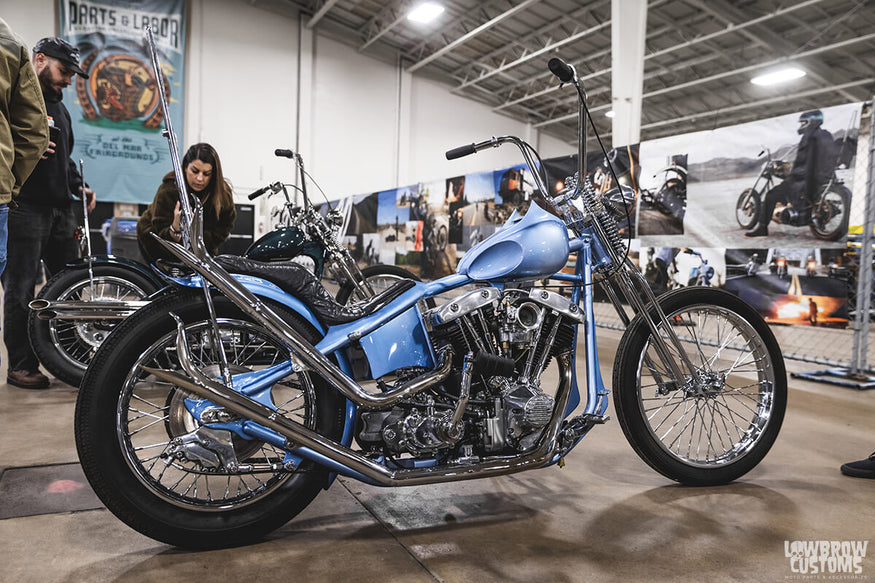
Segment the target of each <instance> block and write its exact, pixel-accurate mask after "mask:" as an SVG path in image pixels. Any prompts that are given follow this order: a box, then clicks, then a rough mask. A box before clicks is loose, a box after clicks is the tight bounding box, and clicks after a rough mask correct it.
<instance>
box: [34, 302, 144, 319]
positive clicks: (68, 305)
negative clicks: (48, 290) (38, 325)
mask: <svg viewBox="0 0 875 583" xmlns="http://www.w3.org/2000/svg"><path fill="white" fill-rule="evenodd" d="M148 304H149V301H148V300H130V301H92V302H75V301H60V302H56V301H50V300H46V299H42V298H40V299H36V300H32V301H31V302H30V303H29V304H28V305H27V306H28V307H29V308H30V309H31V310H34V311H35V312H36V317H37V318H39V319H40V320H52V319H55V318H57V319H59V320H124V319H125V318H127V317H128V316H130V315H131V314H133V313H134V312H136V311H137V310H139V309H140V308H142V307H143V306H146V305H148Z"/></svg>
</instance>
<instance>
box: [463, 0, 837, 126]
mask: <svg viewBox="0 0 875 583" xmlns="http://www.w3.org/2000/svg"><path fill="white" fill-rule="evenodd" d="M825 1H826V0H805V1H804V2H800V3H799V4H794V5H793V6H788V7H786V8H779V9H777V10H774V11H773V12H770V13H768V14H764V15H762V16H760V17H758V18H755V19H753V20H750V21H747V22H743V23H741V24H737V25H729V26H726V27H725V28H723V29H721V30H718V31H715V32H713V33H710V34H706V35H702V36H699V37H696V38H692V39H690V40H688V41H684V42H682V43H678V44H676V45H672V46H670V47H666V48H664V49H660V50H658V51H652V52H650V53H647V54H646V55H644V61H645V62H647V61H648V60H650V59H653V58H656V57H661V56H663V55H667V54H669V53H673V52H676V51H678V50H681V49H685V48H689V47H692V46H694V45H696V44H699V43H701V42H705V41H709V40H712V39H715V38H717V37H720V36H723V35H725V34H729V33H735V32H738V31H740V30H743V29H744V28H746V27H748V26H753V25H755V24H758V23H763V22H766V21H768V20H770V19H772V18H776V17H778V16H783V15H785V14H788V13H790V12H793V11H794V10H798V9H800V8H805V7H808V6H812V5H814V4H819V3H821V2H825ZM656 6H658V3H656V2H654V3H653V4H651V5H650V6H649V7H648V9H652V8H655V7H656ZM648 36H650V35H648ZM610 72H611V68H610V67H606V68H604V69H601V70H600V71H595V72H593V73H591V74H589V75H587V76H586V78H587V79H592V78H594V77H597V76H599V75H605V74H608V73H610ZM651 77H652V75H645V79H648V78H651ZM582 79H583V78H582ZM458 88H459V87H456V89H458ZM558 88H559V87H558V86H556V85H554V86H553V87H552V88H550V89H548V90H544V91H540V92H538V93H535V94H532V97H531V98H534V97H539V96H542V95H544V94H545V93H549V92H550V91H555V90H557V89H558ZM453 91H455V90H453ZM521 99H523V98H521ZM514 103H520V101H519V100H517V101H515V102H514ZM502 107H506V105H500V106H498V109H501V108H502Z"/></svg>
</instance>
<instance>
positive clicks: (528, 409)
mask: <svg viewBox="0 0 875 583" xmlns="http://www.w3.org/2000/svg"><path fill="white" fill-rule="evenodd" d="M423 316H424V319H425V321H426V322H428V323H429V325H430V326H429V327H430V332H429V334H430V337H431V340H432V343H433V346H434V348H435V350H436V351H439V350H441V349H443V347H445V346H447V345H450V346H451V347H452V349H453V354H454V355H455V356H454V360H453V372H451V373H450V375H449V376H448V377H447V378H446V379H445V380H444V382H443V383H442V384H441V385H439V386H437V387H432V388H430V389H427V390H425V391H422V392H420V393H418V394H416V395H415V396H413V397H411V398H409V399H407V400H405V401H402V402H401V403H398V404H396V405H395V406H394V407H393V408H392V409H391V410H386V411H366V412H363V413H362V414H361V416H360V425H359V427H360V430H359V432H358V435H357V439H358V442H359V444H360V445H361V446H362V448H363V449H365V450H366V451H369V452H370V453H372V454H375V455H389V456H393V457H394V456H408V455H410V456H414V457H426V456H434V455H447V456H450V457H453V456H454V457H455V459H456V460H457V461H463V460H464V459H470V458H472V457H477V456H482V455H489V454H497V453H513V452H522V451H527V450H529V449H531V448H533V447H535V446H536V444H537V443H538V440H539V438H540V437H541V435H542V433H543V430H544V428H545V427H546V426H547V425H548V424H549V422H550V420H551V419H552V417H553V413H554V408H555V400H554V398H553V396H552V395H550V394H548V393H546V392H544V390H543V389H542V388H541V385H540V375H541V373H542V372H543V371H544V369H546V368H547V366H548V364H549V362H550V359H551V358H552V356H554V355H556V354H560V353H562V352H567V351H568V350H570V349H571V345H572V342H573V339H574V326H573V324H574V323H575V322H580V321H582V320H583V315H582V314H581V311H580V309H579V308H578V307H577V305H576V304H572V303H571V302H570V301H569V300H568V299H567V298H565V297H563V296H562V295H561V294H557V293H554V292H551V291H547V290H541V289H506V290H505V291H503V292H502V291H499V290H497V289H496V288H491V287H489V288H482V289H478V290H474V291H472V292H469V293H467V294H465V295H463V296H460V297H458V298H456V299H454V300H451V301H450V302H448V303H446V304H444V305H442V306H438V307H437V308H434V309H432V310H429V311H428V312H426V313H425V314H424V315H423ZM466 354H470V355H476V357H475V358H474V359H473V360H472V362H473V371H472V374H470V375H468V376H469V378H470V387H468V389H467V393H466V392H465V391H466V389H463V388H462V386H461V383H462V382H464V381H463V378H464V377H465V376H466V375H464V374H462V367H463V362H464V356H465V355H466ZM421 372H423V371H422V370H418V371H400V374H399V375H398V378H397V379H396V380H395V381H394V386H393V387H386V388H394V387H397V386H400V384H401V383H402V382H405V381H407V380H410V379H411V378H413V377H415V376H417V375H418V374H420V373H421ZM461 394H469V395H470V398H469V399H468V400H467V402H466V406H465V409H464V414H463V416H462V422H461V428H460V431H455V432H454V431H450V430H449V429H448V428H450V427H451V426H452V419H453V416H454V413H455V409H456V407H457V406H458V404H459V400H460V399H459V397H460V395H461Z"/></svg>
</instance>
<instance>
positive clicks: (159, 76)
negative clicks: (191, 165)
mask: <svg viewBox="0 0 875 583" xmlns="http://www.w3.org/2000/svg"><path fill="white" fill-rule="evenodd" d="M146 39H147V41H148V44H149V54H150V56H151V59H152V70H153V71H154V72H155V79H156V80H157V82H158V97H159V100H160V102H161V111H162V112H163V113H164V131H162V132H161V134H162V135H163V136H164V137H165V138H167V143H168V145H169V146H170V161H171V162H172V164H173V173H174V175H175V176H176V188H178V189H179V205H180V208H181V209H182V216H181V217H180V222H181V223H182V224H180V225H179V226H180V230H181V231H182V246H183V247H186V248H191V245H190V244H189V239H188V235H189V233H188V226H189V225H190V224H191V219H192V214H191V205H190V204H189V201H188V189H187V188H186V187H185V174H184V173H183V172H182V163H181V162H180V158H179V144H178V142H177V141H176V133H174V131H173V120H172V119H170V107H169V106H168V104H167V94H166V93H165V91H164V71H162V70H161V63H160V61H159V60H158V51H157V50H156V49H155V36H154V35H153V34H152V27H151V26H147V27H146Z"/></svg>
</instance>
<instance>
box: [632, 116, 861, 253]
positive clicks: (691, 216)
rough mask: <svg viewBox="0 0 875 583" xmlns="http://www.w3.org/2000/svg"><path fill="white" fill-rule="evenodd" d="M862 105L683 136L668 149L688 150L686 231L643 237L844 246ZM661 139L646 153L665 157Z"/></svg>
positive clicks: (663, 241)
mask: <svg viewBox="0 0 875 583" xmlns="http://www.w3.org/2000/svg"><path fill="white" fill-rule="evenodd" d="M860 110H861V105H860V104H859V103H857V104H849V105H841V106H835V107H828V108H823V109H819V110H810V111H807V112H799V113H794V114H790V115H785V116H781V117H777V118H772V119H767V120H760V121H756V122H751V123H747V124H742V125H738V126H732V127H726V128H720V129H716V130H713V131H710V132H700V133H696V134H693V135H689V136H684V137H682V138H679V139H678V141H682V142H683V146H684V149H683V150H678V149H674V150H671V151H669V152H668V153H674V152H677V153H683V152H687V153H688V158H687V162H688V166H687V208H686V213H685V215H684V221H683V236H680V235H675V236H673V237H672V236H670V235H667V234H665V235H659V234H656V233H644V232H641V233H639V235H640V236H641V237H642V239H644V240H643V242H642V244H643V245H646V246H650V245H653V246H657V245H658V246H661V247H666V246H680V245H684V246H693V247H695V246H708V247H725V248H738V249H743V248H749V247H752V246H759V247H762V248H768V247H808V248H813V247H821V248H823V247H832V248H838V247H843V246H844V244H845V243H844V241H845V239H846V236H847V230H848V224H849V219H850V214H851V198H852V197H851V193H852V192H853V191H854V164H855V162H856V157H855V155H854V154H855V153H856V144H857V136H858V133H859V123H860ZM660 142H662V141H661V140H660V141H657V142H653V143H644V144H642V157H643V158H645V159H647V158H649V157H655V158H659V159H661V160H665V157H666V154H667V152H666V151H665V149H664V146H665V144H661V143H660ZM860 186H861V187H865V185H860ZM650 237H653V238H652V239H651V238H650Z"/></svg>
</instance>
